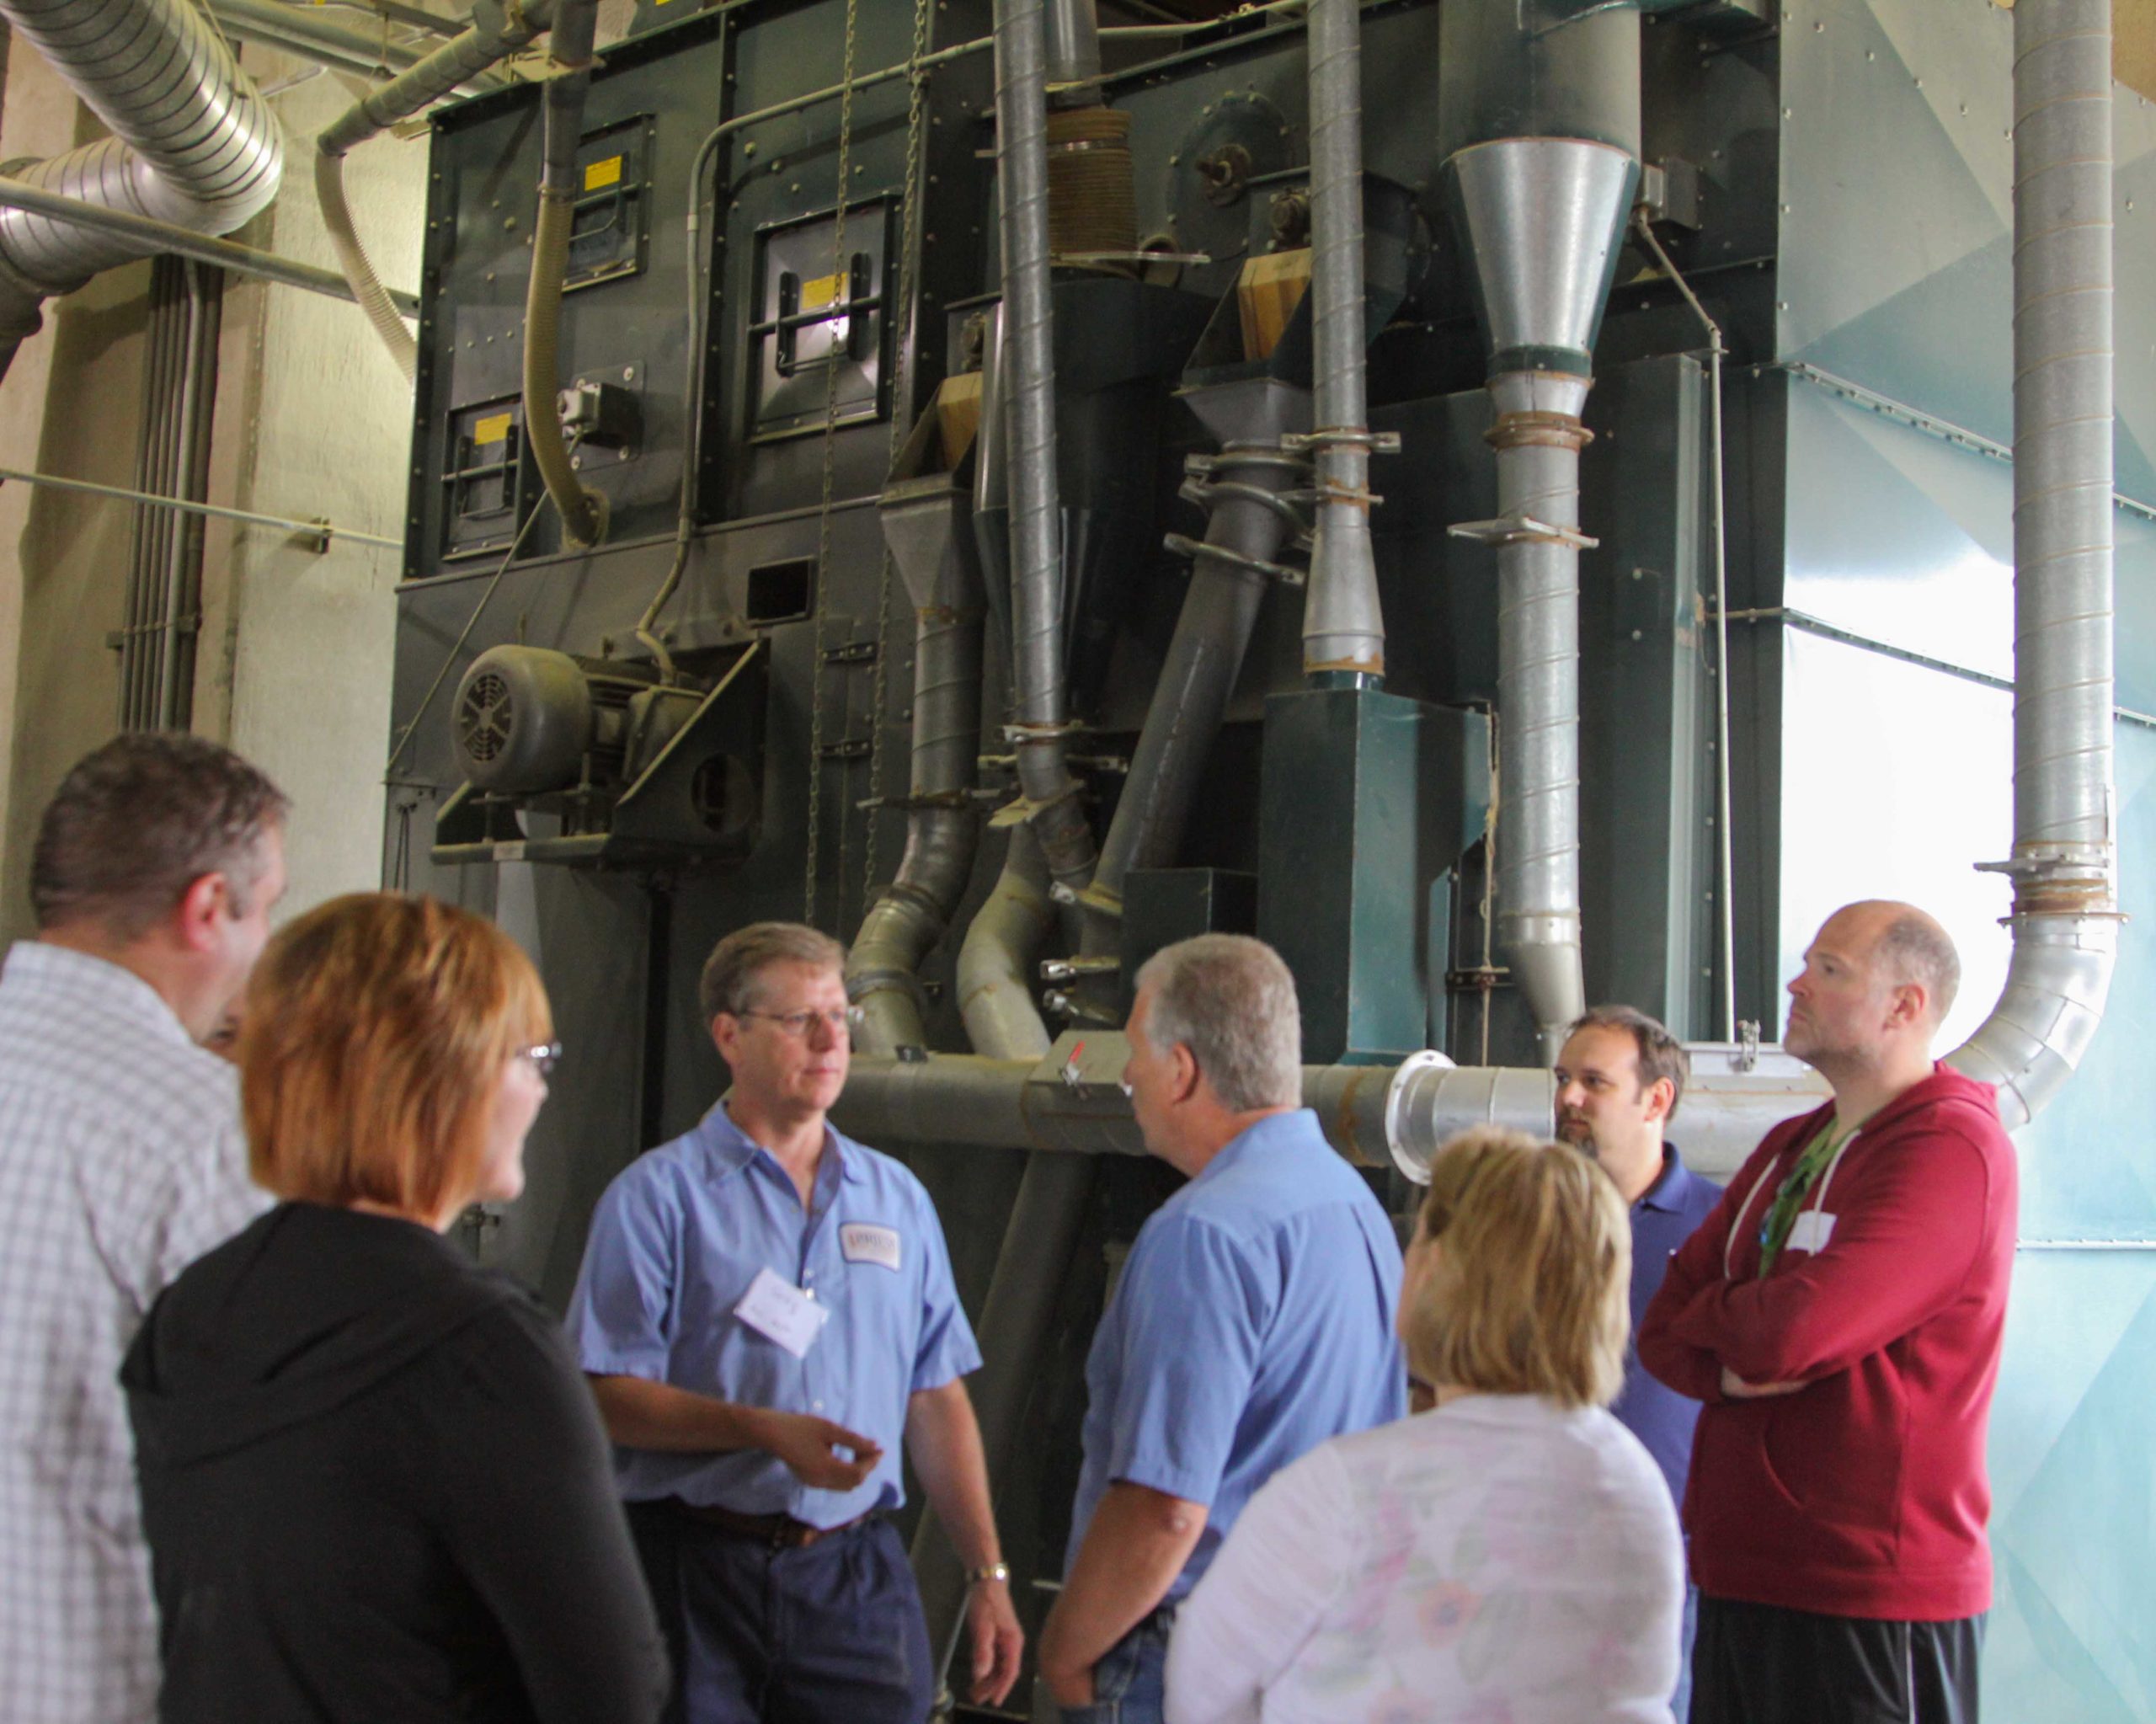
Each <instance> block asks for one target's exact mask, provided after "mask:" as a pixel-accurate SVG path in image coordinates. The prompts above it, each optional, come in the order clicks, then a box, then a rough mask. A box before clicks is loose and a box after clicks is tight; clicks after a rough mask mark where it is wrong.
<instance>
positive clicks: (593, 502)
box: [524, 0, 607, 547]
mask: <svg viewBox="0 0 2156 1724" xmlns="http://www.w3.org/2000/svg"><path fill="white" fill-rule="evenodd" d="M598 29H599V0H560V4H559V6H558V8H557V9H556V12H555V14H554V28H553V29H552V31H550V32H549V33H548V35H547V64H548V67H550V69H551V71H552V76H551V77H549V78H548V79H547V87H546V89H545V90H544V92H543V93H542V102H543V104H544V109H545V120H544V127H545V130H544V132H543V141H542V165H541V168H540V173H539V217H538V221H537V222H536V225H535V226H534V227H533V230H532V235H531V281H530V283H529V285H528V286H526V291H525V296H524V440H525V447H526V448H527V449H529V450H530V451H531V460H532V464H533V465H534V466H536V467H537V468H538V469H539V477H540V478H541V479H542V481H543V482H544V483H545V484H546V487H547V495H548V496H549V497H551V498H552V499H554V508H555V510H556V511H557V512H558V513H559V515H561V518H562V531H563V535H564V536H566V537H567V538H568V542H569V543H570V544H572V545H575V546H578V547H584V546H589V545H595V544H597V543H598V542H600V540H601V539H603V538H605V537H606V512H607V504H606V494H605V493H604V492H600V491H593V490H589V489H587V488H585V487H584V484H583V483H582V482H581V481H580V480H579V479H578V478H577V476H576V469H575V467H574V466H573V465H572V464H571V461H570V456H569V451H568V440H567V438H566V436H565V435H564V434H563V430H562V407H561V382H562V370H561V345H560V335H561V318H562V280H563V276H565V275H567V274H568V267H569V229H570V227H572V226H573V225H574V222H575V220H576V199H577V193H578V191H579V184H578V180H577V167H576V156H577V147H578V146H579V144H580V143H581V142H582V141H583V140H584V97H585V96H586V95H587V94H588V93H590V88H591V67H592V62H593V57H594V56H593V53H592V44H593V41H594V39H595V37H596V35H597V34H598Z"/></svg>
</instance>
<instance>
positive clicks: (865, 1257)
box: [839, 1221, 899, 1269]
mask: <svg viewBox="0 0 2156 1724" xmlns="http://www.w3.org/2000/svg"><path fill="white" fill-rule="evenodd" d="M839 1250H840V1251H841V1252H843V1253H844V1254H845V1257H846V1262H849V1263H880V1264H882V1265H883V1268H887V1269H895V1268H898V1267H899V1230H898V1229H897V1228H895V1227H879V1226H878V1225H877V1224H876V1223H874V1222H873V1221H849V1222H847V1223H846V1225H844V1226H843V1227H841V1228H840V1229H839Z"/></svg>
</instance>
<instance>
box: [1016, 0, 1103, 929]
mask: <svg viewBox="0 0 2156 1724" xmlns="http://www.w3.org/2000/svg"><path fill="white" fill-rule="evenodd" d="M1041 14H1042V6H1041V0H996V4H995V135H996V191H997V197H998V200H999V205H1000V208H1001V214H1002V224H1003V333H1004V340H1005V347H1004V353H1003V360H1004V371H1003V380H1004V381H1005V382H1006V383H1007V386H1008V387H1007V388H1006V390H1005V391H1004V394H1005V397H1006V403H1007V404H1006V411H1007V412H1008V414H1009V415H1010V421H1009V430H1010V437H1011V443H1010V447H1011V455H1010V469H1009V471H1010V486H1011V682H1012V684H1013V691H1014V696H1015V700H1014V705H1015V707H1016V712H1015V713H1014V715H1013V722H1012V723H1011V729H1010V735H1011V743H1012V745H1014V747H1015V749H1016V750H1017V757H1018V788H1019V792H1020V793H1021V795H1022V796H1023V798H1025V803H1026V809H1027V814H1026V818H1027V820H1028V821H1029V822H1030V823H1031V825H1032V826H1033V831H1034V834H1035V835H1036V836H1037V837H1038V839H1039V841H1040V846H1041V853H1042V855H1043V856H1044V857H1046V858H1047V860H1048V866H1049V873H1051V874H1052V875H1053V876H1054V878H1055V880H1056V882H1057V883H1058V884H1059V885H1060V886H1062V887H1063V888H1065V889H1066V890H1068V891H1071V892H1076V891H1079V890H1081V889H1083V888H1084V887H1085V885H1086V883H1087V882H1088V881H1090V880H1091V878H1092V877H1093V861H1094V849H1093V831H1092V827H1091V824H1090V823H1089V822H1088V820H1087V819H1086V809H1085V806H1084V803H1083V802H1082V800H1081V797H1080V794H1079V787H1078V783H1077V781H1076V780H1075V778H1073V777H1071V776H1070V764H1069V760H1068V744H1069V740H1070V723H1069V718H1068V713H1067V712H1066V710H1065V705H1066V698H1067V697H1066V688H1065V657H1066V654H1065V643H1064V628H1063V534H1062V515H1061V512H1060V510H1059V507H1058V501H1057V496H1056V467H1055V344H1054V333H1053V326H1052V323H1051V307H1050V296H1049V286H1050V280H1049V232H1048V228H1049V223H1048V121H1047V104H1046V94H1045V74H1044V61H1045V55H1046V43H1045V40H1044V32H1043V26H1042V15H1041Z"/></svg>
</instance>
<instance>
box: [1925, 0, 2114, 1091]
mask: <svg viewBox="0 0 2156 1724" xmlns="http://www.w3.org/2000/svg"><path fill="white" fill-rule="evenodd" d="M2111 268H2112V264H2111V3H2110V0H2020V4H2019V5H2017V6H2016V7H2015V10H2014V566H2015V573H2014V855H2013V857H2012V859H2011V860H2010V861H2008V862H1999V863H1993V864H1990V865H1989V866H1991V867H1995V868H1997V869H1998V870H1999V872H2001V873H2006V874H2008V875H2009V876H2011V878H2012V879H2013V881H2014V910H2013V915H2012V916H2011V918H2010V921H2009V926H2011V928H2012V930H2013V935H2014V952H2013V956H2012V958H2010V959H2009V963H2008V965H2007V973H2006V986H2005V989H2004V991H2003V992H2002V993H2001V994H2000V995H1999V1003H1998V1004H1997V1005H1996V1006H1993V1008H1992V1013H1991V1016H1990V1017H1988V1018H1987V1019H1986V1020H1985V1021H1984V1022H1983V1025H1982V1027H1979V1028H1978V1029H1977V1033H1976V1034H1974V1035H1973V1036H1972V1037H1971V1038H1969V1040H1968V1041H1967V1043H1965V1044H1964V1045H1963V1046H1961V1048H1960V1049H1956V1051H1955V1052H1954V1053H1953V1054H1951V1055H1950V1056H1948V1057H1949V1059H1951V1063H1952V1064H1953V1065H1956V1066H1957V1067H1959V1068H1960V1069H1961V1070H1963V1071H1965V1072H1967V1074H1968V1075H1970V1076H1972V1077H1974V1078H1977V1079H1980V1080H1981V1081H1983V1082H1985V1083H1988V1084H1992V1085H1994V1086H1997V1088H1998V1091H1999V1117H2000V1118H2002V1119H2004V1121H2005V1123H2006V1125H2007V1127H2008V1129H2009V1130H2011V1129H2015V1128H2016V1127H2019V1126H2021V1125H2024V1124H2027V1123H2028V1121H2029V1120H2031V1119H2032V1118H2035V1117H2036V1114H2037V1113H2039V1112H2040V1111H2041V1109H2042V1108H2043V1107H2044V1105H2045V1104H2046V1103H2047V1102H2049V1101H2050V1100H2051V1098H2052V1097H2053V1096H2055V1095H2057V1093H2058V1092H2059V1090H2060V1089H2061V1088H2063V1086H2064V1085H2065V1083H2066V1081H2067V1080H2068V1078H2070V1077H2071V1076H2073V1071H2074V1068H2075V1067H2076V1066H2077V1065H2079V1064H2080V1062H2081V1057H2082V1055H2083V1054H2084V1053H2086V1052H2087V1051H2088V1048H2089V1043H2090V1041H2091V1040H2093V1039H2094V1038H2095V1033H2096V1027H2097V1025H2098V1024H2099V1023H2100V1022H2101V1021H2102V1018H2103V1015H2104V1001H2105V997H2106V995H2108V994H2109V992H2110V990H2111V972H2112V969H2113V967H2114V965H2115V964H2116V961H2117V957H2118V929H2119V921H2120V918H2119V915H2118V903H2117V895H2116V868H2117V862H2118V852H2117V821H2116V793H2115V791H2114V789H2113V787H2112V778H2111V770H2112V769H2111V732H2112V722H2113V721H2112V706H2111V702H2112V687H2111V681H2112V672H2111V665H2112V659H2111V633H2112V591H2113V568H2112V543H2113V516H2112V503H2111V483H2112V472H2111V467H2112V452H2111V392H2112V378H2111V360H2112V334H2111Z"/></svg>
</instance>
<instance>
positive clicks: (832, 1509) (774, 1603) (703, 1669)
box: [568, 922, 1023, 1724]
mask: <svg viewBox="0 0 2156 1724" xmlns="http://www.w3.org/2000/svg"><path fill="white" fill-rule="evenodd" d="M844 960H845V953H844V951H843V949H842V948H841V947H840V946H839V944H838V943H837V942H835V941H834V940H831V939H829V938H827V937H825V936H824V935H823V934H820V933H819V932H817V931H816V930H814V929H813V928H808V927H803V926H798V924H794V923H790V922H759V923H756V924H755V925H754V926H750V927H746V928H744V929H742V930H740V931H739V932H737V933H734V934H730V935H728V937H726V938H725V939H723V940H722V941H721V942H719V944H718V949H717V950H715V951H714V952H713V953H712V955H711V959H710V962H709V963H707V964H706V965H705V967H704V972H703V978H702V985H701V989H700V999H701V1002H702V1008H703V1013H704V1017H705V1018H706V1019H707V1021H708V1022H709V1023H710V1024H711V1029H712V1040H713V1041H714V1042H715V1043H717V1044H718V1051H719V1053H720V1054H722V1055H723V1057H724V1058H725V1060H726V1063H727V1065H728V1066H729V1067H730V1068H731V1069H732V1070H733V1074H734V1087H733V1089H732V1091H731V1092H729V1093H728V1097H727V1098H726V1099H725V1101H723V1102H721V1103H720V1105H718V1107H715V1108H712V1111H711V1112H710V1113H707V1114H706V1115H705V1116H704V1118H703V1122H702V1124H700V1125H698V1126H697V1127H696V1129H695V1130H693V1131H691V1132H690V1133H688V1134H686V1136H683V1137H679V1138H676V1139H675V1140H674V1141H673V1142H671V1143H670V1144H666V1145H662V1146H661V1147H659V1148H658V1149H656V1150H652V1151H651V1152H650V1153H649V1154H648V1155H646V1156H643V1157H641V1158H640V1159H638V1161H635V1162H634V1163H632V1165H631V1166H629V1167H628V1168H627V1171H625V1172H623V1173H622V1175H621V1176H620V1177H618V1178H616V1180H615V1181H614V1182H613V1184H612V1185H611V1186H610V1187H608V1188H607V1191H606V1196H605V1197H604V1198H601V1199H600V1204H599V1208H598V1209H597V1211H596V1213H595V1214H594V1215H593V1217H592V1224H591V1236H590V1242H589V1243H588V1245H587V1246H586V1247H585V1252H584V1269H583V1273H582V1274H581V1275H580V1276H579V1278H578V1281H577V1288H576V1293H575V1295H574V1298H573V1299H572V1300H571V1301H570V1305H569V1312H568V1332H569V1335H570V1337H571V1339H572V1341H573V1342H574V1345H575V1346H576V1348H577V1351H578V1354H579V1362H580V1363H581V1364H582V1365H583V1367H584V1371H585V1372H586V1374H588V1375H589V1376H590V1379H591V1382H592V1387H593V1390H594V1392H595V1394H596V1396H597V1397H598V1401H599V1406H600V1413H601V1415H602V1416H603V1417H604V1418H605V1419H606V1428H607V1431H608V1433H609V1434H610V1435H611V1437H612V1438H613V1439H614V1442H615V1444H616V1471H617V1476H618V1479H619V1482H620V1486H621V1491H622V1496H623V1497H624V1498H625V1499H626V1500H627V1506H628V1512H629V1520H630V1525H631V1527H632V1530H633V1531H634V1532H635V1534H636V1535H637V1545H638V1554H639V1555H640V1556H642V1557H643V1564H644V1570H645V1575H646V1577H647V1578H648V1580H649V1582H650V1583H651V1587H652V1592H653V1595H654V1602H655V1603H656V1604H658V1606H659V1618H660V1620H661V1621H662V1622H663V1623H664V1624H665V1625H666V1626H667V1629H668V1635H669V1639H670V1643H671V1650H672V1652H673V1654H674V1659H675V1703H674V1706H673V1708H672V1710H671V1711H670V1715H669V1716H670V1717H671V1718H674V1719H677V1720H680V1721H681V1724H759V1721H760V1720H762V1719H766V1718H780V1719H784V1720H787V1721H789V1724H792V1721H797V1720H798V1721H801V1724H920V1721H921V1719H922V1718H923V1717H924V1716H926V1713H927V1711H928V1708H929V1705H930V1704H931V1701H932V1700H933V1698H934V1690H935V1679H936V1675H937V1672H936V1669H935V1667H934V1663H933V1662H932V1660H931V1654H930V1649H929V1646H928V1639H927V1631H926V1625H925V1624H924V1622H923V1620H922V1617H921V1599H920V1594H919V1593H918V1592H917V1591H916V1590H915V1586H914V1581H913V1573H912V1571H911V1569H910V1567H908V1566H907V1562H906V1555H905V1547H904V1546H903V1545H901V1544H900V1542H899V1538H898V1535H897V1534H896V1533H894V1531H893V1530H892V1529H891V1528H890V1526H889V1524H888V1523H887V1522H886V1521H885V1520H884V1519H883V1515H884V1513H885V1511H887V1510H889V1509H893V1508H897V1507H898V1506H899V1503H900V1502H902V1501H903V1500H904V1489H903V1486H902V1484H901V1463H900V1458H899V1442H900V1438H901V1436H903V1438H904V1439H905V1442H906V1443H907V1444H909V1445H910V1450H911V1454H912V1458H913V1463H914V1470H915V1474H916V1475H917V1476H919V1478H920V1480H921V1486H922V1488H923V1490H924V1491H925V1492H926V1495H927V1497H928V1500H929V1502H930V1503H931V1505H932V1506H933V1507H934V1508H935V1510H936V1513H937V1517H938V1518H939V1519H941V1520H942V1524H943V1525H944V1526H945V1528H946V1529H948V1531H949V1532H950V1534H951V1536H952V1539H953V1542H954V1543H955V1544H956V1545H957V1546H958V1554H959V1556H960V1557H961V1558H962V1560H963V1561H964V1562H965V1564H966V1567H967V1568H968V1570H969V1573H970V1576H971V1579H972V1587H971V1590H970V1594H969V1599H968V1604H967V1619H968V1623H969V1627H970V1629H971V1631H972V1636H973V1673H974V1684H973V1695H974V1699H975V1700H977V1701H986V1702H989V1703H994V1702H997V1701H1000V1700H1002V1698H1003V1697H1004V1695H1006V1694H1007V1693H1008V1692H1009V1691H1010V1689H1011V1684H1012V1682H1013V1681H1014V1680H1016V1679H1017V1672H1018V1661H1019V1655H1020V1652H1021V1651H1022V1646H1023V1636H1022V1634H1021V1632H1020V1631H1019V1628H1018V1621H1017V1615H1016V1614H1015V1613H1014V1612H1013V1610H1012V1609H1011V1594H1010V1585H1009V1572H1008V1571H1007V1570H1006V1568H1005V1567H1004V1566H1003V1563H1002V1561H1001V1556H1000V1555H999V1553H998V1549H997V1544H996V1536H995V1520H994V1517H993V1515H992V1513H991V1512H990V1506H989V1492H988V1476H987V1469H986V1467H985V1465H984V1463H983V1460H982V1457H981V1445H980V1433H979V1427H978V1426H977V1425H976V1424H975V1423H974V1412H973V1404H972V1402H971V1401H969V1399H968V1397H967V1395H966V1390H965V1385H964V1383H963V1381H962V1380H961V1378H962V1377H963V1374H965V1373H966V1372H968V1371H971V1370H973V1369H976V1368H977V1367H978V1366H979V1364H980V1354H979V1351H978V1349H977V1348H975V1346H974V1337H973V1332H972V1330H971V1329H970V1328H969V1327H968V1326H967V1323H966V1318H965V1314H964V1312H963V1310H960V1309H959V1305H958V1294H957V1291H956V1289H955V1288H954V1287H953V1284H952V1279H951V1266H950V1259H949V1257H948V1255H947V1252H946V1251H945V1249H944V1244H943V1233H942V1227H941V1226H940V1225H938V1223H937V1217H936V1211H935V1209H934V1208H933V1207H932V1206H931V1204H930V1202H929V1199H928V1194H927V1193H926V1192H925V1191H924V1190H922V1188H921V1183H920V1182H919V1181H918V1180H916V1179H915V1177H913V1175H912V1174H911V1173H910V1172H907V1171H906V1169H905V1168H904V1167H902V1166H899V1164H898V1163H897V1162H896V1161H892V1160H891V1159H890V1158H889V1157H888V1156H881V1155H878V1153H877V1152H876V1151H875V1150H869V1149H865V1148H863V1147H862V1145H859V1144H857V1143H855V1142H853V1141H851V1140H850V1139H848V1138H846V1137H843V1136H841V1134H839V1133H838V1132H836V1131H835V1130H834V1129H832V1128H831V1127H830V1125H829V1124H826V1123H825V1113H827V1112H828V1111H829V1109H830V1107H831V1104H832V1103H833V1102H835V1101H836V1100H837V1099H838V1096H839V1092H840V1090H841V1088H842V1087H844V1086H845V1083H846V1069H847V1063H848V1058H849V1054H850V1053H851V1033H850V1032H851V1022H852V1017H851V1008H850V1007H849V1006H848V1004H847V1001H846V983H845V981H844V979H843V977H842V974H841V965H842V964H843V963H844Z"/></svg>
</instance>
